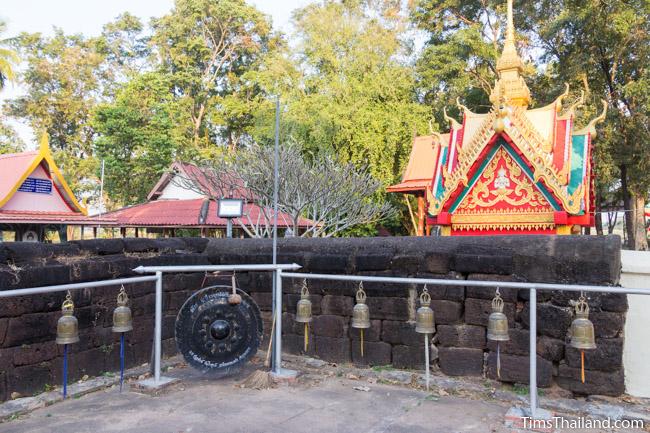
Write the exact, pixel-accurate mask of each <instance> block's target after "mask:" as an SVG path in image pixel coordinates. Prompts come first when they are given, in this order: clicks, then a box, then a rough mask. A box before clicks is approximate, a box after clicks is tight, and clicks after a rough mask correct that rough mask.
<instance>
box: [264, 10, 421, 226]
mask: <svg viewBox="0 0 650 433" xmlns="http://www.w3.org/2000/svg"><path fill="white" fill-rule="evenodd" d="M399 6H400V2H395V1H345V2H339V1H325V2H323V3H320V4H311V5H309V6H307V7H305V8H303V9H300V10H298V11H296V12H295V14H294V27H295V30H296V33H295V35H294V41H293V44H292V45H295V46H296V48H297V50H296V52H295V55H294V56H293V60H294V62H295V65H296V66H295V67H294V68H295V69H293V68H290V67H287V66H286V65H285V64H284V63H283V60H282V59H277V60H278V64H279V65H280V67H279V68H273V67H269V68H268V69H269V71H271V72H275V73H278V72H282V73H283V75H281V76H278V77H277V79H276V80H274V81H275V82H280V83H282V85H283V86H284V87H285V89H281V90H282V99H283V101H284V102H285V105H286V110H285V112H284V113H283V131H284V133H285V135H286V136H291V137H293V138H294V139H295V140H296V141H298V142H300V143H303V145H304V146H305V152H307V153H310V154H313V155H314V157H318V155H319V154H321V153H323V152H325V153H332V154H336V155H337V156H338V158H339V159H340V161H341V163H342V164H347V163H351V164H353V165H354V166H356V167H358V168H361V167H366V166H367V167H368V169H369V171H370V173H371V175H372V176H373V177H374V178H375V179H377V180H379V181H380V182H381V183H382V184H383V185H384V187H386V186H388V185H390V184H392V183H396V182H397V181H399V180H400V178H401V175H402V171H403V169H404V166H405V163H406V161H407V158H408V155H409V152H410V148H411V139H412V137H413V133H414V132H415V131H419V132H420V133H425V132H426V131H427V126H426V125H427V121H428V119H429V117H430V109H429V108H428V107H426V106H424V105H421V104H419V103H418V98H417V93H416V86H415V84H416V82H415V70H414V65H413V51H412V44H411V42H412V41H411V39H410V35H409V34H408V26H407V24H408V23H407V20H406V15H405V14H404V13H403V11H402V10H400V8H399ZM282 80H284V81H285V82H283V81H282ZM286 81H288V82H286ZM260 141H263V139H262V138H260ZM375 199H376V200H378V201H386V200H389V201H394V202H395V203H396V204H398V205H399V206H400V208H402V211H403V212H402V213H403V215H402V217H404V218H402V219H403V220H404V221H406V220H407V218H406V217H405V216H406V211H405V207H404V205H403V203H401V202H398V197H396V196H393V195H387V194H386V193H385V192H381V193H379V192H378V193H377V194H376V196H375ZM391 224H393V225H395V224H397V221H396V220H394V221H393V222H392V223H391ZM400 224H401V223H400ZM402 230H403V229H402ZM372 232H376V231H375V229H374V228H373V229H372V230H370V231H366V232H364V233H372Z"/></svg>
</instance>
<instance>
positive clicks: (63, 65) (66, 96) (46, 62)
mask: <svg viewBox="0 0 650 433" xmlns="http://www.w3.org/2000/svg"><path fill="white" fill-rule="evenodd" d="M17 42H18V45H19V48H20V50H21V52H22V53H24V56H23V57H24V59H25V61H26V62H27V69H26V70H25V72H24V74H23V81H24V84H25V86H26V90H27V91H26V93H25V95H23V96H19V97H18V98H16V99H14V100H10V101H8V102H7V104H8V110H7V111H8V114H9V115H12V116H15V117H18V118H22V119H24V120H26V121H27V122H28V123H29V124H30V126H31V127H32V129H33V130H34V131H46V132H47V133H48V134H49V136H50V145H51V146H52V148H53V150H54V151H55V154H56V157H57V163H58V164H59V165H60V166H61V167H62V169H63V171H64V173H65V176H66V180H67V181H68V182H69V183H70V185H71V187H72V188H73V190H75V191H77V192H79V193H84V192H88V191H91V190H93V189H94V186H93V185H92V183H89V182H88V180H89V179H91V178H92V177H93V175H94V174H95V171H96V161H95V159H94V158H93V155H92V140H93V129H92V127H91V125H90V115H91V112H92V109H93V107H94V106H95V105H96V104H97V102H98V100H99V99H100V97H101V90H102V87H101V80H102V77H101V76H100V74H101V69H100V66H101V64H102V62H103V60H104V58H103V56H102V55H100V54H98V53H97V52H96V50H95V47H94V45H93V43H92V41H89V40H87V39H85V38H84V37H82V36H80V35H74V36H68V35H65V34H64V33H63V32H62V31H61V30H60V29H56V31H55V34H54V36H52V37H43V36H42V35H40V34H22V35H20V36H19V38H18V40H17Z"/></svg>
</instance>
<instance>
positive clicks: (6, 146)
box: [0, 117, 25, 154]
mask: <svg viewBox="0 0 650 433" xmlns="http://www.w3.org/2000/svg"><path fill="white" fill-rule="evenodd" d="M24 147H25V143H24V142H23V140H22V139H21V138H20V136H19V135H18V133H17V132H16V130H15V129H14V128H13V127H12V126H11V125H9V124H8V123H7V122H6V121H5V120H4V119H3V118H1V117H0V154H4V153H16V152H20V151H22V150H23V149H24Z"/></svg>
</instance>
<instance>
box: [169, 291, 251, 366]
mask: <svg viewBox="0 0 650 433" xmlns="http://www.w3.org/2000/svg"><path fill="white" fill-rule="evenodd" d="M226 290H228V288H224V287H208V288H206V289H203V290H200V291H198V292H196V293H195V294H193V295H192V296H191V297H190V298H188V300H187V301H185V304H184V305H183V306H182V307H181V309H180V311H179V313H178V316H177V317H176V327H175V328H176V329H175V331H176V344H177V346H178V350H179V351H180V352H181V353H182V354H183V356H184V357H185V360H186V361H187V362H188V364H190V365H192V366H193V367H195V368H197V369H199V370H201V371H204V372H213V373H217V374H219V375H221V374H228V373H230V372H233V371H234V370H236V369H237V368H238V367H240V366H241V365H243V364H244V363H245V362H247V361H248V360H249V359H250V358H251V357H252V356H253V355H254V354H255V353H257V349H258V347H259V345H260V341H261V338H262V318H261V316H260V311H259V308H258V307H257V304H255V301H253V299H252V298H251V297H250V296H248V295H247V294H245V293H244V292H242V291H238V293H239V294H240V295H241V297H242V302H241V303H239V304H236V305H230V304H229V303H228V296H229V294H230V292H228V291H226Z"/></svg>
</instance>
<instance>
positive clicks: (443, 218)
mask: <svg viewBox="0 0 650 433" xmlns="http://www.w3.org/2000/svg"><path fill="white" fill-rule="evenodd" d="M522 70H523V62H522V60H521V58H520V57H519V55H518V53H517V49H516V46H515V32H514V24H513V7H512V0H508V26H507V33H506V41H505V45H504V48H503V52H502V54H501V57H500V58H499V59H498V61H497V71H498V79H497V80H496V82H495V85H494V88H493V89H492V92H491V95H490V100H491V102H492V109H491V110H490V112H488V113H484V114H478V113H473V112H471V111H470V110H469V109H467V108H466V107H464V106H462V105H461V104H460V103H458V105H459V107H460V109H461V112H462V114H463V119H462V122H458V121H456V120H455V119H453V118H450V117H449V116H447V115H446V113H445V118H446V120H447V121H448V122H449V126H450V130H449V132H448V133H445V134H436V133H434V134H433V140H432V146H433V148H434V152H433V154H434V155H435V161H434V162H433V166H432V167H430V170H431V171H430V173H431V177H430V183H429V185H428V186H427V188H426V190H425V194H426V208H427V225H428V226H432V225H437V226H440V228H441V233H442V234H443V235H484V234H571V233H579V232H580V230H581V228H582V227H590V226H593V225H594V194H593V188H594V173H593V162H592V140H593V139H594V137H595V135H596V132H595V125H596V124H597V123H598V122H600V121H602V120H603V119H604V118H605V112H606V108H607V107H606V104H605V102H604V101H603V112H602V113H601V115H600V116H598V117H597V118H596V119H594V120H592V121H591V122H590V123H589V124H588V125H587V126H586V127H584V128H582V129H577V128H576V127H575V110H576V109H577V108H578V107H579V106H580V105H582V103H583V98H582V97H581V98H580V99H579V100H578V101H577V102H576V103H574V104H572V105H570V106H568V107H565V106H564V105H563V103H562V102H563V100H564V99H565V98H566V97H567V96H568V91H569V88H568V85H567V88H566V91H565V92H564V93H563V94H562V95H560V96H559V97H558V98H557V99H556V100H555V101H553V102H552V103H551V104H549V105H547V106H544V107H540V108H534V109H529V104H530V103H531V95H530V90H529V89H528V86H527V85H526V82H525V81H524V78H523V77H522V75H521V73H522Z"/></svg>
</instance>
